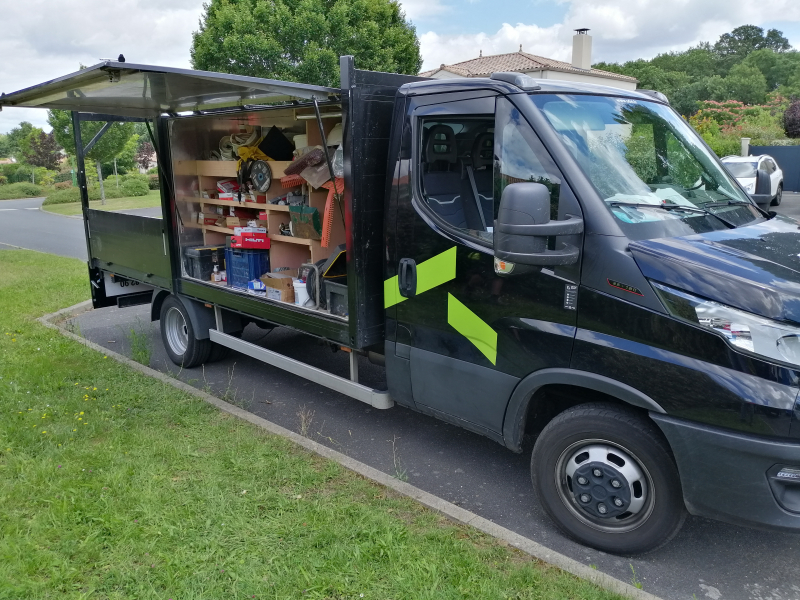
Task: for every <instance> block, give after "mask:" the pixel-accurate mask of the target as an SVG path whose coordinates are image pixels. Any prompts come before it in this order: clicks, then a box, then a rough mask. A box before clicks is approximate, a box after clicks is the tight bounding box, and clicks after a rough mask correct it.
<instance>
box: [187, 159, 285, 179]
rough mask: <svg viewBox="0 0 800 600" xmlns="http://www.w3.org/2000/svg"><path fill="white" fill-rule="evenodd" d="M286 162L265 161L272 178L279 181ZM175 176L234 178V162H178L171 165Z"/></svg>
mask: <svg viewBox="0 0 800 600" xmlns="http://www.w3.org/2000/svg"><path fill="white" fill-rule="evenodd" d="M290 162H291V161H288V160H270V161H267V163H268V164H269V166H270V168H271V169H272V178H273V179H274V180H277V179H280V178H281V177H283V175H284V172H283V171H284V169H285V168H286V167H288V166H289V163H290ZM173 170H174V173H175V174H176V175H202V176H205V177H236V161H235V160H179V161H176V162H175V164H174V165H173Z"/></svg>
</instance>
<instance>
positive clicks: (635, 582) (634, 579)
mask: <svg viewBox="0 0 800 600" xmlns="http://www.w3.org/2000/svg"><path fill="white" fill-rule="evenodd" d="M628 564H629V566H630V568H631V573H633V575H632V576H631V585H632V586H633V587H635V588H637V589H642V582H641V581H639V578H638V577H637V576H636V569H634V568H633V565H632V564H630V563H628Z"/></svg>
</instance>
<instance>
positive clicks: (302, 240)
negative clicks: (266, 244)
mask: <svg viewBox="0 0 800 600" xmlns="http://www.w3.org/2000/svg"><path fill="white" fill-rule="evenodd" d="M267 237H269V239H271V240H272V241H275V242H288V243H289V244H300V245H302V246H311V245H312V244H313V243H314V240H307V239H306V238H296V237H292V236H291V235H280V234H278V235H274V234H270V235H268V236H267Z"/></svg>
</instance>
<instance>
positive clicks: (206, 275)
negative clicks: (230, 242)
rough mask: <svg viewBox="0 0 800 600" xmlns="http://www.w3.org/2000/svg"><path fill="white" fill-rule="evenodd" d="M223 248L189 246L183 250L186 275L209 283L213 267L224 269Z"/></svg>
mask: <svg viewBox="0 0 800 600" xmlns="http://www.w3.org/2000/svg"><path fill="white" fill-rule="evenodd" d="M224 261H225V248H224V247H223V246H190V247H188V248H184V249H183V266H184V268H185V269H186V275H188V276H189V277H193V278H194V279H200V280H202V281H211V274H212V273H213V272H214V267H219V270H220V271H222V270H223V269H224V268H225V262H224Z"/></svg>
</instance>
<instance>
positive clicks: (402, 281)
mask: <svg viewBox="0 0 800 600" xmlns="http://www.w3.org/2000/svg"><path fill="white" fill-rule="evenodd" d="M397 284H398V287H399V288H400V295H401V296H403V297H404V298H413V297H414V296H416V295H417V263H416V262H415V261H414V259H413V258H401V259H400V268H399V270H398V273H397Z"/></svg>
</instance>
